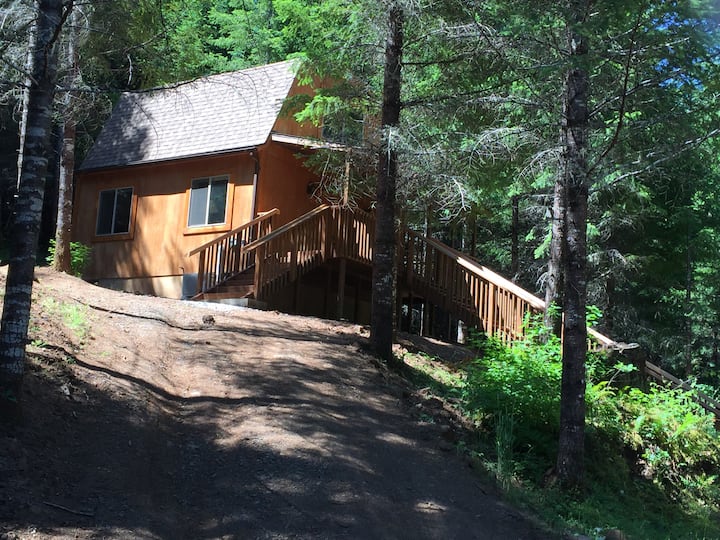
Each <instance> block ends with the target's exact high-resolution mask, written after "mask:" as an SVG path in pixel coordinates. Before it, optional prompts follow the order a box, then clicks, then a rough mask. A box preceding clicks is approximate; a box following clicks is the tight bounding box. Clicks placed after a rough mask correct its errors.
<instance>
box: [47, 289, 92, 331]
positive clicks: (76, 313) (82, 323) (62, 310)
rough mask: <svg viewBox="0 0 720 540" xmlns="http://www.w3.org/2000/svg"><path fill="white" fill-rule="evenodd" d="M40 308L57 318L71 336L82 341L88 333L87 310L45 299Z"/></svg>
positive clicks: (78, 306) (52, 299) (76, 305)
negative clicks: (70, 332)
mask: <svg viewBox="0 0 720 540" xmlns="http://www.w3.org/2000/svg"><path fill="white" fill-rule="evenodd" d="M42 308H43V309H44V310H45V311H47V312H48V313H49V314H51V315H54V316H57V317H59V318H60V319H61V320H62V322H63V324H64V325H65V327H67V328H68V329H69V330H70V331H72V333H73V335H74V336H75V337H76V338H77V339H78V340H80V341H81V342H82V341H84V340H85V339H86V338H87V336H88V333H89V331H90V321H89V315H88V310H87V308H86V307H85V306H82V305H80V304H71V303H65V302H58V301H57V300H55V299H54V298H46V299H44V300H43V302H42Z"/></svg>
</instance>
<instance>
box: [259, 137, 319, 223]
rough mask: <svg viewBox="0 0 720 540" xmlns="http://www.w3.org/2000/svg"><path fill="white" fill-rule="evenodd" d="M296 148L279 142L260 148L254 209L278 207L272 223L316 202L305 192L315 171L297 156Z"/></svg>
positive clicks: (293, 214) (300, 213) (294, 215)
mask: <svg viewBox="0 0 720 540" xmlns="http://www.w3.org/2000/svg"><path fill="white" fill-rule="evenodd" d="M299 152H300V148H297V147H293V146H288V145H283V144H279V143H275V144H267V145H264V146H263V147H262V148H261V149H260V152H259V153H260V176H259V181H258V188H257V211H258V212H267V211H268V210H272V209H273V208H278V209H279V210H280V215H279V216H278V219H277V220H276V221H275V226H276V227H277V226H278V225H282V224H284V223H287V222H288V221H292V220H293V219H295V218H296V217H299V216H301V215H303V214H304V213H306V212H309V211H310V210H312V209H313V208H315V207H316V206H318V205H319V204H320V202H319V201H317V200H315V199H313V198H312V197H311V196H310V195H309V194H308V184H310V183H312V182H317V175H315V174H314V173H313V172H312V171H310V170H309V169H308V168H306V167H304V166H303V165H302V158H300V159H298V155H299Z"/></svg>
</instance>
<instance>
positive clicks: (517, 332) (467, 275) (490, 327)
mask: <svg viewBox="0 0 720 540" xmlns="http://www.w3.org/2000/svg"><path fill="white" fill-rule="evenodd" d="M403 264H404V270H405V280H406V282H407V285H408V287H409V288H410V290H412V291H414V292H417V293H418V294H420V295H425V296H427V297H428V298H430V299H431V300H432V301H433V303H435V304H438V305H440V306H441V307H443V308H444V309H445V310H447V311H450V312H451V313H453V314H454V315H455V316H457V317H458V318H460V319H462V320H463V321H465V322H466V323H467V324H470V325H477V326H479V327H481V328H482V329H483V331H484V332H485V333H486V334H487V335H490V336H495V337H497V338H499V339H500V340H502V341H503V342H504V343H512V342H513V341H516V340H518V339H521V338H522V337H523V333H524V326H523V322H524V319H525V315H526V314H527V313H540V312H542V311H544V309H545V302H544V301H543V300H541V299H540V298H538V297H536V296H534V295H532V294H530V293H529V292H527V291H526V290H525V289H523V288H521V287H518V286H517V285H515V284H514V283H513V282H511V281H509V280H507V279H505V278H504V277H502V276H501V275H499V274H496V273H495V272H493V271H492V270H490V269H488V268H486V267H485V266H482V265H481V264H480V263H478V262H477V261H475V260H474V259H472V258H470V257H468V256H467V255H465V254H463V253H461V252H459V251H457V250H454V249H452V248H451V247H449V246H446V245H445V244H443V243H442V242H439V241H437V240H433V239H431V238H426V237H424V236H421V235H420V234H418V233H416V232H413V231H410V230H408V231H407V232H406V235H405V242H404V252H403ZM588 337H589V339H588V347H589V348H590V349H591V350H597V349H602V348H612V347H613V344H614V343H615V342H614V341H613V340H611V339H610V338H608V337H606V336H603V335H602V334H600V333H599V332H596V331H595V330H592V329H588Z"/></svg>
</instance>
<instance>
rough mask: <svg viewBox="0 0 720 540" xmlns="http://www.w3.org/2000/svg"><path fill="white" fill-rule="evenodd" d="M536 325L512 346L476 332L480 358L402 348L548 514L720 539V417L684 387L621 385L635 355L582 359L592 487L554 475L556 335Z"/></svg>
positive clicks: (500, 467)
mask: <svg viewBox="0 0 720 540" xmlns="http://www.w3.org/2000/svg"><path fill="white" fill-rule="evenodd" d="M543 332H544V330H543V329H542V326H541V325H539V324H529V325H528V327H527V333H526V338H525V340H524V341H521V342H519V343H516V344H515V345H513V347H506V346H504V345H503V344H502V343H500V342H499V341H498V340H495V339H487V340H486V339H482V340H478V342H477V343H476V346H478V348H479V350H480V354H479V358H478V359H476V360H474V361H472V362H470V363H467V364H465V365H463V366H455V367H452V366H447V365H444V364H442V363H441V362H438V361H432V360H431V359H428V358H427V357H425V358H423V357H422V356H417V355H415V356H414V357H413V358H412V359H410V358H409V357H408V358H406V363H407V364H409V366H410V367H411V368H412V370H413V372H414V375H413V377H412V378H413V380H414V381H415V383H416V384H418V383H419V384H422V385H423V386H424V387H427V388H429V389H430V390H431V391H433V392H435V393H436V394H437V395H439V396H441V397H445V398H449V399H451V400H452V402H453V403H455V404H456V406H457V408H458V410H459V412H460V413H461V414H462V415H464V416H465V417H466V418H467V419H469V420H470V421H471V422H472V424H473V425H474V428H475V429H474V432H475V439H474V440H472V441H470V442H466V443H464V444H465V446H466V449H467V450H469V451H470V452H472V453H474V454H475V456H476V457H477V458H478V459H479V460H480V462H482V463H483V465H484V466H485V468H486V469H487V470H488V471H489V472H491V473H492V474H493V475H494V476H495V477H496V479H497V481H498V484H499V485H500V486H501V487H502V488H503V489H504V490H505V491H506V492H507V493H508V496H509V497H511V498H512V499H515V500H516V501H517V502H523V503H525V504H529V505H531V506H532V507H534V508H535V509H536V510H537V511H538V512H539V513H540V514H541V516H542V517H543V518H544V519H545V520H546V521H548V523H550V524H552V525H555V526H557V527H560V528H566V529H567V528H569V529H572V530H579V531H582V532H583V534H586V535H588V536H589V537H591V538H597V539H600V538H604V535H605V531H607V530H610V529H620V530H622V531H623V532H624V533H625V534H626V535H627V537H628V538H633V539H648V540H650V539H652V540H657V539H664V538H667V539H671V538H672V539H676V538H678V539H679V538H687V539H703V538H707V539H710V538H720V521H719V520H718V515H719V514H718V511H719V510H720V508H719V505H720V487H719V485H718V481H719V479H718V473H719V472H720V444H719V443H718V434H717V432H716V429H715V418H714V416H713V415H711V414H710V413H708V412H706V411H705V410H704V409H702V408H701V407H700V406H699V405H697V404H696V403H695V401H693V399H692V395H691V394H690V393H689V392H687V391H683V390H679V389H668V388H665V387H661V386H657V385H654V384H650V385H649V386H648V388H646V390H645V391H643V390H640V389H639V388H635V387H632V386H630V385H626V384H621V381H627V380H628V374H631V372H632V371H633V370H634V367H633V366H632V365H629V364H626V363H622V362H616V361H615V360H610V359H608V358H607V357H604V356H601V355H590V357H589V358H588V362H587V392H586V405H587V419H586V460H587V463H586V469H587V473H586V488H585V490H584V491H583V492H582V493H579V494H578V493H575V494H567V493H563V492H562V491H560V490H558V489H556V488H555V487H553V486H552V485H548V482H547V480H548V478H549V477H551V475H550V474H549V473H550V472H551V470H552V467H553V465H554V460H555V457H556V452H557V438H558V432H559V410H560V380H561V374H562V363H561V359H560V343H559V340H558V339H557V338H555V337H554V336H546V335H543Z"/></svg>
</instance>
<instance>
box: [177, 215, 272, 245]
mask: <svg viewBox="0 0 720 540" xmlns="http://www.w3.org/2000/svg"><path fill="white" fill-rule="evenodd" d="M279 213H280V210H278V209H277V208H273V209H272V210H268V211H267V212H261V213H260V215H258V217H256V218H255V219H252V220H250V221H248V222H247V223H243V224H242V225H240V226H239V227H237V228H235V229H233V230H232V231H230V232H226V233H225V234H223V235H222V236H218V237H217V238H213V239H212V240H210V241H209V242H206V243H204V244H202V245H201V246H198V247H196V248H195V249H193V250H191V251H188V254H187V256H188V257H192V256H193V255H195V254H196V253H200V252H201V251H202V250H203V249H206V248H208V247H209V246H211V245H212V244H217V243H218V242H222V241H223V240H225V239H226V238H230V237H231V236H234V235H236V234H237V233H239V232H241V231H243V230H244V229H249V228H250V227H252V226H254V225H257V224H259V223H261V222H263V221H265V220H267V219H270V218H272V217H273V216H276V215H278V214H279Z"/></svg>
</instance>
